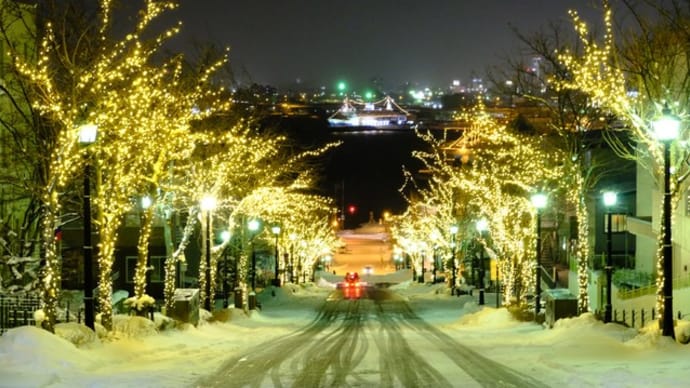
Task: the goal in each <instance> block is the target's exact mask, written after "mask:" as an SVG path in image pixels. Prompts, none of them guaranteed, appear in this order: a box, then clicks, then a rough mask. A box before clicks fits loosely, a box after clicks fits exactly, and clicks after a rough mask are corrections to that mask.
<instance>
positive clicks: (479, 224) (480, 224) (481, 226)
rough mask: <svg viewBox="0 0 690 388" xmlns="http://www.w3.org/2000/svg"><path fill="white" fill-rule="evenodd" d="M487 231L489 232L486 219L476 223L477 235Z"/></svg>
mask: <svg viewBox="0 0 690 388" xmlns="http://www.w3.org/2000/svg"><path fill="white" fill-rule="evenodd" d="M487 230H489V221H487V220H486V218H482V219H481V220H479V221H477V231H478V232H479V233H482V232H484V231H487Z"/></svg>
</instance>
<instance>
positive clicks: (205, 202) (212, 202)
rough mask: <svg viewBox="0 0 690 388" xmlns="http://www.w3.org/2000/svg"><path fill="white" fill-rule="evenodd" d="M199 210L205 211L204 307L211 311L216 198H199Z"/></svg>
mask: <svg viewBox="0 0 690 388" xmlns="http://www.w3.org/2000/svg"><path fill="white" fill-rule="evenodd" d="M200 207H201V211H202V212H204V213H206V217H205V219H206V276H205V278H206V284H205V286H206V287H205V288H204V289H205V290H206V298H204V308H205V309H206V310H208V311H211V298H212V296H211V212H212V211H213V209H215V208H216V198H215V197H213V196H210V195H207V196H205V197H203V198H202V199H201V203H200Z"/></svg>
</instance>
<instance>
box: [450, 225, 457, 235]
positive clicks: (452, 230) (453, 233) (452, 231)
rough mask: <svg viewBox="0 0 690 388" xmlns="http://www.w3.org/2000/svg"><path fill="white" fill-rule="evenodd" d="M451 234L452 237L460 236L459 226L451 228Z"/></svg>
mask: <svg viewBox="0 0 690 388" xmlns="http://www.w3.org/2000/svg"><path fill="white" fill-rule="evenodd" d="M450 234H452V235H456V234H458V226H457V225H451V226H450Z"/></svg>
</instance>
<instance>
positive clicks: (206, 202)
mask: <svg viewBox="0 0 690 388" xmlns="http://www.w3.org/2000/svg"><path fill="white" fill-rule="evenodd" d="M200 205H201V210H203V211H205V212H207V211H210V210H213V209H215V208H216V197H213V196H210V195H207V196H205V197H204V198H202V199H201V202H200Z"/></svg>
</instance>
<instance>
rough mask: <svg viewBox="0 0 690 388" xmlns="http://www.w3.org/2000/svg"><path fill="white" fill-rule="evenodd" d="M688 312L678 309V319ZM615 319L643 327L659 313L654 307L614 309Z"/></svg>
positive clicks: (622, 322)
mask: <svg viewBox="0 0 690 388" xmlns="http://www.w3.org/2000/svg"><path fill="white" fill-rule="evenodd" d="M597 314H598V315H599V316H600V317H603V316H604V312H603V311H599V312H597ZM687 315H688V314H683V313H682V312H681V311H678V313H677V314H676V319H678V320H680V319H683V318H685V317H686V316H687ZM612 318H613V321H614V322H617V323H621V324H624V325H626V326H628V327H632V328H642V327H644V326H645V325H646V324H648V323H649V322H650V321H654V320H657V319H658V318H659V315H658V314H657V312H656V311H655V310H654V309H653V308H652V309H648V310H645V309H638V310H635V309H630V310H613V317H612Z"/></svg>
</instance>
